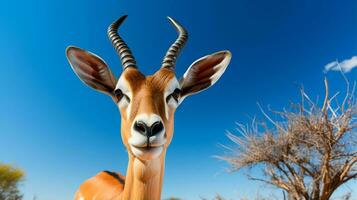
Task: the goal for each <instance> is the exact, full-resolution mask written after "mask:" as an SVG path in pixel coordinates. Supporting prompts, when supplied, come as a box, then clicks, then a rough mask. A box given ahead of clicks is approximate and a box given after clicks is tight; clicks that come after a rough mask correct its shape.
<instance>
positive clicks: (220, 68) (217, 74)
mask: <svg viewBox="0 0 357 200" xmlns="http://www.w3.org/2000/svg"><path fill="white" fill-rule="evenodd" d="M226 52H227V56H226V57H225V58H224V59H223V60H222V62H220V63H219V64H218V65H216V66H214V67H213V69H214V70H217V71H216V72H215V73H214V74H213V76H211V78H210V80H211V86H212V85H213V84H215V83H216V82H217V81H218V79H219V78H221V76H222V74H223V73H224V71H226V69H227V67H228V64H229V62H230V61H231V58H232V54H231V53H230V52H229V51H226ZM218 53H220V52H218Z"/></svg>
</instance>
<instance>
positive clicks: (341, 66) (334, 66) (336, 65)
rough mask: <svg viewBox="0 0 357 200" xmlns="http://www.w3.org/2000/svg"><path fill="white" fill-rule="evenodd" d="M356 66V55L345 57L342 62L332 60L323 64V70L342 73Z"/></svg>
mask: <svg viewBox="0 0 357 200" xmlns="http://www.w3.org/2000/svg"><path fill="white" fill-rule="evenodd" d="M355 67H357V56H353V57H352V58H350V59H346V60H344V61H342V62H338V61H333V62H330V63H328V64H327V65H325V70H324V71H325V72H328V71H342V72H344V73H348V72H350V71H351V70H352V69H353V68H355Z"/></svg>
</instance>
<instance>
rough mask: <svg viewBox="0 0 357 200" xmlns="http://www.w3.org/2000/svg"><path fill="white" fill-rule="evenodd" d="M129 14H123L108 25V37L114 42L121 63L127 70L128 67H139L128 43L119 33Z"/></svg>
mask: <svg viewBox="0 0 357 200" xmlns="http://www.w3.org/2000/svg"><path fill="white" fill-rule="evenodd" d="M127 16H128V15H124V16H121V17H120V18H118V19H117V20H116V21H114V22H113V23H112V24H111V25H110V26H109V27H108V37H109V39H110V41H111V42H112V44H113V46H114V48H115V51H116V52H117V53H118V55H119V58H120V60H121V64H122V66H123V70H125V69H126V68H128V67H134V68H137V66H136V61H135V58H134V56H133V54H132V53H131V51H130V49H129V47H128V46H127V45H126V43H125V42H124V40H123V39H122V38H121V37H120V36H119V34H118V28H119V26H120V25H121V24H122V23H123V21H124V20H125V19H126V17H127Z"/></svg>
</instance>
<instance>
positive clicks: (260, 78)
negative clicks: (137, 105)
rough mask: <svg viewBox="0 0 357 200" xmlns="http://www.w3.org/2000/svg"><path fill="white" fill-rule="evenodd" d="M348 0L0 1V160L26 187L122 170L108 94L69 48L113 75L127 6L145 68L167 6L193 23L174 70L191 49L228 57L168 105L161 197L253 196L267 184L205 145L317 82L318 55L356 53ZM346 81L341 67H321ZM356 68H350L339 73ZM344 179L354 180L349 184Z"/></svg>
mask: <svg viewBox="0 0 357 200" xmlns="http://www.w3.org/2000/svg"><path fill="white" fill-rule="evenodd" d="M356 10H357V2H356V1H353V0H344V1H335V0H316V1H311V0H271V1H265V0H238V1H237V0H225V1H218V0H216V1H214V0H205V1H192V0H181V1H173V0H161V1H138V0H108V1H99V0H91V1H85V0H76V1H71V0H61V1H59V0H56V1H48V0H33V1H25V0H18V1H1V3H0V25H1V28H0V44H1V45H0V56H1V78H0V86H1V93H0V109H1V111H0V136H1V137H0V161H3V162H8V163H13V164H15V165H17V166H20V167H22V168H24V169H25V170H26V172H27V176H26V182H25V184H24V186H23V189H24V191H25V197H26V198H25V199H26V200H30V199H32V197H33V195H37V197H38V199H39V200H63V199H71V197H72V195H73V193H74V191H75V190H76V188H77V186H78V185H79V184H80V183H81V182H82V181H83V180H85V179H86V178H88V177H90V176H93V175H95V174H96V173H97V172H99V171H101V170H116V171H120V172H122V173H125V169H126V162H127V153H126V152H125V149H124V147H123V145H122V143H121V138H120V134H119V125H120V118H119V114H118V110H117V108H116V106H115V105H114V104H113V103H112V101H111V99H110V98H108V97H107V96H105V95H103V94H100V93H97V92H95V91H93V90H91V89H90V88H88V87H86V86H84V85H83V84H82V83H81V82H80V81H79V80H78V78H77V77H76V76H75V74H74V73H73V72H72V70H71V68H70V66H69V64H68V62H67V60H66V57H65V53H64V52H65V48H66V47H67V46H68V45H76V46H79V47H81V48H84V49H87V50H90V51H92V52H94V53H96V54H97V55H100V56H101V57H102V58H103V59H104V60H106V62H107V63H108V64H109V65H110V67H111V68H112V70H113V71H114V72H115V74H116V75H119V73H120V71H121V67H120V62H119V59H118V57H117V55H116V54H115V51H114V50H113V47H112V46H111V44H110V42H109V40H108V39H107V36H106V29H107V26H108V25H109V24H110V23H111V22H112V21H113V20H114V19H116V18H117V17H118V16H121V15H123V14H129V17H128V19H127V20H126V21H125V23H124V24H123V26H122V28H121V31H120V32H121V35H122V37H123V38H125V40H126V41H127V43H128V44H129V46H130V47H131V49H132V51H133V52H134V54H135V56H136V58H137V61H138V64H139V67H140V69H141V70H142V71H143V72H144V73H146V74H150V73H153V72H154V71H155V70H156V69H158V67H159V66H160V63H161V60H162V57H163V55H164V54H165V52H166V50H167V48H168V47H169V45H170V44H171V42H172V41H173V40H174V39H175V38H176V33H175V31H174V29H173V28H172V27H171V25H170V24H169V23H168V21H167V19H166V16H172V17H173V18H175V19H177V20H178V21H179V22H181V23H182V24H183V25H184V26H185V27H186V28H187V30H188V31H189V34H190V38H189V41H188V43H187V45H186V47H185V48H184V50H183V52H182V54H181V56H180V57H179V60H178V63H177V74H178V76H180V75H182V74H183V72H184V71H185V70H186V68H187V67H188V66H189V65H190V64H191V63H192V62H193V61H194V60H196V59H197V58H199V57H201V56H204V55H206V54H209V53H212V52H214V51H218V50H223V49H229V50H230V51H231V52H232V54H233V58H232V61H231V64H230V66H229V67H228V69H227V71H226V72H225V74H224V75H223V76H222V78H221V80H220V81H219V82H218V83H217V84H216V85H215V86H214V87H212V88H211V89H209V90H207V91H205V92H203V93H200V94H199V95H196V96H193V97H191V98H187V99H186V100H185V102H184V103H183V104H182V105H181V106H180V108H179V109H178V110H177V112H176V119H175V120H176V122H175V135H174V139H173V142H172V144H171V146H170V147H169V149H168V153H167V157H166V173H165V179H164V189H163V197H168V196H171V195H174V196H177V197H182V198H184V199H198V197H199V196H206V197H212V196H214V194H216V193H220V194H222V195H223V196H226V197H232V198H233V197H235V198H236V197H252V196H254V195H255V194H256V193H257V192H264V191H268V192H269V191H270V189H271V188H268V189H264V186H262V185H261V184H260V183H259V184H258V183H255V182H250V181H248V180H247V179H246V178H245V177H244V176H243V174H242V173H235V174H227V173H226V172H225V171H224V169H225V168H226V167H228V166H227V165H226V164H225V163H223V162H222V161H218V160H216V159H214V158H213V157H212V156H213V155H221V154H223V153H224V150H223V149H222V148H220V147H219V145H218V144H230V143H229V141H228V140H227V138H226V136H225V131H226V130H231V131H233V130H234V128H235V122H242V123H247V122H249V120H250V117H252V116H254V115H255V114H257V115H258V116H260V115H259V109H258V108H257V106H256V103H257V102H260V103H261V104H262V105H263V106H267V105H271V107H272V108H277V109H279V108H282V107H288V105H289V100H293V101H298V100H299V98H298V95H299V92H298V86H299V85H300V84H304V86H305V88H306V91H307V92H308V93H309V94H310V95H312V96H313V97H316V96H317V95H320V96H321V95H322V94H323V78H324V74H323V72H322V71H323V69H324V66H325V65H326V64H327V63H329V62H332V61H334V60H336V59H338V60H341V61H342V60H344V59H349V58H351V57H352V56H355V55H357V12H356ZM327 76H328V78H329V79H330V83H331V85H332V89H333V90H335V91H337V89H340V90H343V89H344V83H343V81H342V78H341V76H340V75H339V73H336V72H329V73H328V74H327ZM347 76H348V77H349V79H351V80H356V77H357V69H354V70H352V71H351V72H350V73H348V74H347ZM349 187H350V189H348V187H344V190H351V188H353V187H354V188H356V184H349Z"/></svg>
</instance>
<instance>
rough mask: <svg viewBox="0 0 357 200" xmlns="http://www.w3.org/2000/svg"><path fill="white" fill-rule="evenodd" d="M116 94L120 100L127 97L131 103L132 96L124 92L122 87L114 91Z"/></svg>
mask: <svg viewBox="0 0 357 200" xmlns="http://www.w3.org/2000/svg"><path fill="white" fill-rule="evenodd" d="M114 95H115V97H116V98H117V100H118V102H120V101H121V100H122V99H123V98H125V99H126V100H127V101H128V102H129V103H130V98H129V97H128V95H126V94H124V93H123V91H122V90H121V89H116V90H115V91H114Z"/></svg>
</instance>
